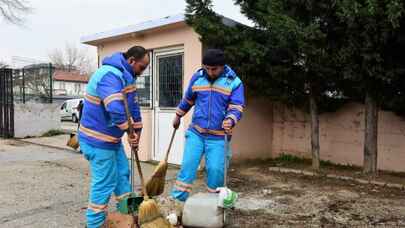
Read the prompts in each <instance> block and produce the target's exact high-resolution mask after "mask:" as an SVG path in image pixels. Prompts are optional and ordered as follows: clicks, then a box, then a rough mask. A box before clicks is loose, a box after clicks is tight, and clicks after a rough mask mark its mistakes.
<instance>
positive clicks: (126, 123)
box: [117, 121, 128, 130]
mask: <svg viewBox="0 0 405 228" xmlns="http://www.w3.org/2000/svg"><path fill="white" fill-rule="evenodd" d="M117 126H118V127H119V128H120V129H121V130H126V129H128V121H125V122H124V123H122V124H118V125H117Z"/></svg>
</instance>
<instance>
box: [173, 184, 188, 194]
mask: <svg viewBox="0 0 405 228" xmlns="http://www.w3.org/2000/svg"><path fill="white" fill-rule="evenodd" d="M174 187H175V188H176V189H177V190H179V191H182V192H190V193H191V189H188V188H183V187H181V186H178V185H175V186H174Z"/></svg>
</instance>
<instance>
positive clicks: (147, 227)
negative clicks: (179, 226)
mask: <svg viewBox="0 0 405 228" xmlns="http://www.w3.org/2000/svg"><path fill="white" fill-rule="evenodd" d="M138 219H139V225H140V226H141V227H142V228H171V227H173V226H172V225H170V223H169V222H168V221H167V220H166V219H164V218H163V216H162V214H161V213H160V210H159V207H158V206H157V204H156V202H155V201H154V200H153V199H147V200H144V201H143V202H142V203H141V205H140V206H139V211H138Z"/></svg>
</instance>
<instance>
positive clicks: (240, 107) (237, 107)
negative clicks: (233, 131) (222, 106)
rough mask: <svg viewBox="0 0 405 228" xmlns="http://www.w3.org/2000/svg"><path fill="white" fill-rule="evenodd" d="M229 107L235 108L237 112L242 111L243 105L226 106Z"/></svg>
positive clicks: (229, 108)
mask: <svg viewBox="0 0 405 228" xmlns="http://www.w3.org/2000/svg"><path fill="white" fill-rule="evenodd" d="M231 109H236V110H238V111H239V112H243V106H242V105H234V104H230V105H229V106H228V110H231Z"/></svg>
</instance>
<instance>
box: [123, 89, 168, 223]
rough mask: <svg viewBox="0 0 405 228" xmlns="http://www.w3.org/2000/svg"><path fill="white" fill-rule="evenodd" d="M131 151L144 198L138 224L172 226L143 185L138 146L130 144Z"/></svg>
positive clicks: (127, 109)
mask: <svg viewBox="0 0 405 228" xmlns="http://www.w3.org/2000/svg"><path fill="white" fill-rule="evenodd" d="M122 95H123V97H124V107H125V113H126V115H127V119H128V130H129V136H128V137H131V136H132V135H133V133H134V128H133V126H132V122H131V114H130V112H129V108H128V100H127V96H126V94H125V93H122ZM131 153H132V154H135V162H136V165H137V169H138V172H139V177H140V178H141V185H142V192H143V198H144V200H143V202H142V203H141V205H139V209H138V223H139V225H140V226H141V228H173V226H172V225H171V224H170V223H169V222H168V221H167V220H166V219H164V218H163V216H162V214H161V213H160V210H159V207H158V206H157V204H156V202H155V201H154V200H153V199H150V198H149V196H148V193H147V191H146V186H145V180H144V177H143V173H142V168H141V163H140V162H139V156H138V147H136V148H134V147H132V146H131Z"/></svg>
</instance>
